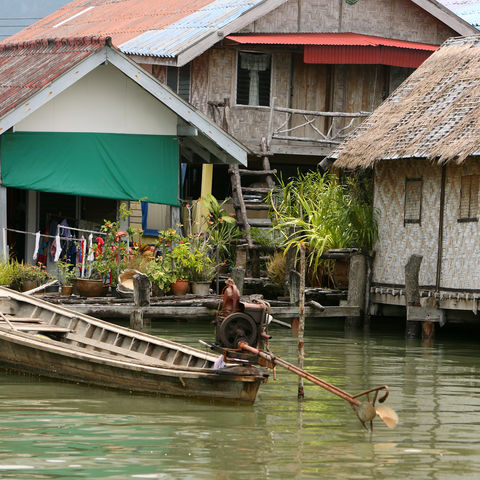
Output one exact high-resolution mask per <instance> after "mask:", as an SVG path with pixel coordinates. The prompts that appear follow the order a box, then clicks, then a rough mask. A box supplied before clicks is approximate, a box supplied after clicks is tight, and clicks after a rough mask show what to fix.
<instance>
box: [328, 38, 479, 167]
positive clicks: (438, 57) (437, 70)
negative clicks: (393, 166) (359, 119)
mask: <svg viewBox="0 0 480 480" xmlns="http://www.w3.org/2000/svg"><path fill="white" fill-rule="evenodd" d="M471 155H480V35H474V36H468V37H459V38H451V39H449V40H447V41H446V42H445V43H444V44H443V45H442V46H441V47H440V48H439V49H438V50H437V51H436V52H435V53H434V54H433V55H432V56H431V57H430V58H428V59H427V60H426V61H425V62H424V63H423V64H422V65H421V66H420V67H419V68H418V69H417V70H416V71H415V72H414V73H413V74H412V75H411V76H410V77H409V78H408V79H407V80H406V81H405V82H404V83H402V85H400V87H398V88H397V90H395V92H393V94H392V95H391V96H390V97H389V98H388V99H387V100H386V101H385V102H384V103H383V104H382V105H381V106H380V107H379V108H378V109H377V110H375V112H374V113H373V114H372V115H371V116H370V117H369V118H368V119H367V120H366V121H365V122H364V123H363V124H362V125H361V126H360V127H359V128H358V129H357V130H356V131H355V132H354V134H353V135H352V136H351V137H350V139H347V141H346V142H345V143H343V144H342V145H340V147H339V148H338V149H337V150H336V151H335V152H333V154H332V155H331V158H332V159H334V158H336V159H337V160H336V162H335V166H336V167H339V168H369V167H372V166H373V165H374V164H375V163H376V162H377V161H380V160H388V159H390V160H392V159H400V158H426V159H429V160H431V161H434V162H438V163H440V164H441V163H445V162H449V161H455V162H457V163H462V162H463V161H464V160H465V158H467V157H468V156H471Z"/></svg>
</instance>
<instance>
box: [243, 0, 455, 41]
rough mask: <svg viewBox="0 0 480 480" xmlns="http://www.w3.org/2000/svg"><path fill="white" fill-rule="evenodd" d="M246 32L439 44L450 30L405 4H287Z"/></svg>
mask: <svg viewBox="0 0 480 480" xmlns="http://www.w3.org/2000/svg"><path fill="white" fill-rule="evenodd" d="M244 31H246V32H247V31H248V32H256V33H261V32H276V33H296V32H338V31H341V32H356V33H364V34H367V35H379V36H387V37H391V38H398V39H400V40H411V41H415V42H425V43H442V42H443V41H444V40H446V39H447V38H448V37H451V36H454V35H456V33H455V32H454V31H453V30H451V29H450V28H448V27H446V26H445V25H444V24H443V23H441V22H439V21H438V20H436V19H435V18H434V17H432V16H431V15H429V14H428V13H426V12H425V11H424V10H422V9H421V8H420V7H417V6H416V5H415V4H414V3H413V2H409V1H405V0H361V1H359V2H357V3H356V4H354V5H348V4H347V3H346V2H345V0H301V1H297V0H290V1H289V2H287V3H286V4H284V5H282V6H281V7H279V8H277V9H276V10H275V11H273V12H272V13H270V14H268V15H266V16H264V17H263V18H261V19H259V20H257V21H256V22H255V23H254V24H252V25H249V26H248V27H247V28H246V29H245V30H244Z"/></svg>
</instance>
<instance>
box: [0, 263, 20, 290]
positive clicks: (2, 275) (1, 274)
mask: <svg viewBox="0 0 480 480" xmlns="http://www.w3.org/2000/svg"><path fill="white" fill-rule="evenodd" d="M16 265H17V263H16V262H1V263H0V285H11V284H12V283H13V280H14V279H15V274H16Z"/></svg>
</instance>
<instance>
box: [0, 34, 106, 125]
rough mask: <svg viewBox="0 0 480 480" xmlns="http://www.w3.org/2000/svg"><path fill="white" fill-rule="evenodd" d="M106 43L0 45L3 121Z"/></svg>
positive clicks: (98, 40) (71, 40)
mask: <svg viewBox="0 0 480 480" xmlns="http://www.w3.org/2000/svg"><path fill="white" fill-rule="evenodd" d="M106 42H107V39H106V38H102V37H83V38H69V39H56V40H52V39H49V40H38V41H32V42H22V43H15V44H11V43H8V44H5V43H3V44H0V118H2V117H3V116H4V115H5V114H6V113H8V112H9V111H10V110H11V109H13V108H15V107H16V106H17V105H20V104H22V103H24V102H26V101H27V100H28V98H30V97H31V96H32V95H33V94H35V93H36V92H38V91H39V90H41V89H42V88H43V87H44V86H45V85H47V84H48V83H50V82H51V81H53V80H55V79H56V78H57V77H59V76H60V75H62V74H63V73H65V72H67V71H68V70H70V69H71V68H73V67H74V66H75V65H76V64H78V63H79V62H80V61H81V60H83V59H84V58H86V57H88V56H89V55H91V54H92V53H94V52H96V51H98V50H101V49H102V48H104V47H105V44H106ZM0 133H3V132H0Z"/></svg>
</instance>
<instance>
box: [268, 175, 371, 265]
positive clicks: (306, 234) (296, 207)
mask: <svg viewBox="0 0 480 480" xmlns="http://www.w3.org/2000/svg"><path fill="white" fill-rule="evenodd" d="M278 181H279V186H278V187H277V189H276V190H275V191H274V192H272V193H271V194H270V197H269V200H270V205H271V213H272V216H273V218H274V221H275V224H276V225H275V228H276V229H278V230H280V231H281V232H282V233H283V235H284V237H285V245H286V250H287V251H288V250H289V249H291V248H294V249H295V250H296V251H297V252H298V250H299V248H300V245H301V244H302V243H303V244H304V245H305V246H306V247H307V251H308V261H309V265H310V266H312V267H313V268H314V269H316V268H317V267H318V266H319V265H320V263H321V262H322V255H323V254H324V253H325V252H326V251H327V250H330V249H335V248H351V247H356V248H360V249H371V248H372V246H373V243H374V241H375V239H376V235H377V225H376V222H375V218H374V213H373V208H372V205H371V200H370V196H369V194H368V191H369V186H368V184H367V183H366V182H365V181H364V180H361V179H359V178H358V177H350V178H348V179H347V180H346V181H345V182H343V183H341V182H340V181H339V179H338V177H337V176H336V175H334V174H321V173H320V172H309V173H307V174H300V175H299V176H298V177H297V178H296V179H294V180H291V181H290V182H288V183H285V182H284V181H283V180H282V179H281V178H280V179H279V180H278Z"/></svg>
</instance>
